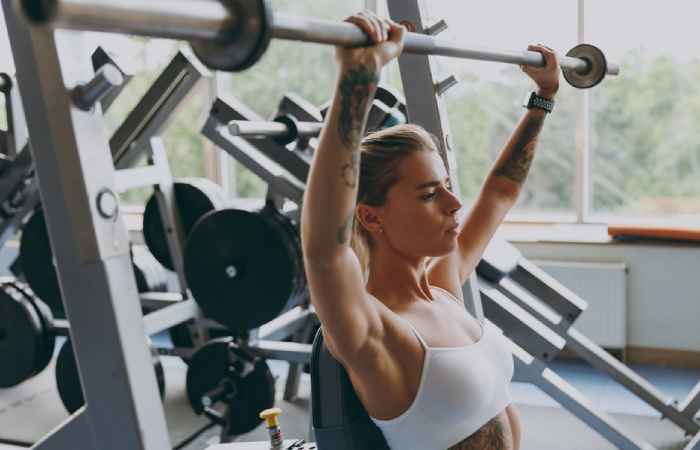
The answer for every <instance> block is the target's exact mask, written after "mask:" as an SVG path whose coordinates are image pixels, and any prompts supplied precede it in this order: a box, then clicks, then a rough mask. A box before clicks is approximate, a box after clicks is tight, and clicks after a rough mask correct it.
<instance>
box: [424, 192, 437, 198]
mask: <svg viewBox="0 0 700 450" xmlns="http://www.w3.org/2000/svg"><path fill="white" fill-rule="evenodd" d="M433 197H435V192H431V193H430V194H428V195H424V196H423V200H430V199H431V198H433Z"/></svg>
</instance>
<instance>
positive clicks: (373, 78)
mask: <svg viewBox="0 0 700 450" xmlns="http://www.w3.org/2000/svg"><path fill="white" fill-rule="evenodd" d="M378 82H379V75H378V74H377V72H376V71H375V70H372V69H370V68H369V67H367V66H364V65H360V66H358V67H356V68H354V69H351V70H349V71H348V72H347V73H346V74H345V75H344V76H343V78H342V79H341V80H340V84H339V92H340V114H339V117H338V136H339V138H340V141H341V142H342V143H343V145H344V146H345V148H346V149H347V150H349V151H350V159H349V161H347V162H346V163H345V164H343V165H342V166H341V167H340V177H341V179H342V180H343V183H344V184H345V186H347V187H348V188H350V189H354V188H355V187H356V186H357V182H358V179H359V176H360V150H359V148H358V146H359V145H360V139H362V135H363V133H364V129H365V121H366V120H367V114H368V112H369V108H368V105H369V104H370V102H371V100H372V98H373V97H374V91H375V89H376V88H377V83H378ZM354 209H355V208H354V207H353V208H352V212H351V213H350V216H349V217H348V219H347V220H346V221H345V223H344V224H342V225H341V226H340V228H338V231H337V233H336V236H337V240H338V243H339V244H341V245H342V244H346V243H347V242H349V240H350V235H351V231H352V223H353V218H354V215H355V214H354Z"/></svg>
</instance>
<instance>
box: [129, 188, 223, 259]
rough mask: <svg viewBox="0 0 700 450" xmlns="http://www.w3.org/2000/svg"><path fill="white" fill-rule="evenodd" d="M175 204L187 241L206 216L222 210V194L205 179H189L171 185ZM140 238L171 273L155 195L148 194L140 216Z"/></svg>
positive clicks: (168, 253) (166, 244) (164, 233)
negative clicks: (141, 234) (141, 231)
mask: <svg viewBox="0 0 700 450" xmlns="http://www.w3.org/2000/svg"><path fill="white" fill-rule="evenodd" d="M174 190H175V201H176V202H177V210H178V212H179V215H180V221H181V224H182V231H183V235H184V237H185V238H186V237H187V236H188V235H189V233H190V232H191V231H192V228H193V227H194V225H195V223H197V221H198V220H199V219H201V218H202V217H203V216H204V215H205V214H206V213H208V212H210V211H214V210H217V209H221V208H222V207H223V206H224V203H225V200H224V199H225V195H224V193H223V191H222V189H221V187H220V186H219V185H217V184H216V183H214V182H213V181H210V180H207V179H205V178H198V179H196V178H188V179H183V180H180V181H177V182H175V183H174ZM142 229H143V238H144V241H145V242H146V245H147V246H148V249H149V250H150V251H151V253H152V254H153V256H154V257H155V258H156V259H157V260H158V262H160V263H161V264H162V265H163V266H164V267H166V268H168V269H170V270H174V268H175V267H174V264H173V261H172V259H171V257H170V251H169V248H168V242H167V239H166V232H165V230H164V227H163V220H162V217H161V214H160V210H159V206H158V201H157V198H156V195H155V194H154V195H151V197H150V198H149V199H148V202H146V209H145V210H144V213H143V228H142Z"/></svg>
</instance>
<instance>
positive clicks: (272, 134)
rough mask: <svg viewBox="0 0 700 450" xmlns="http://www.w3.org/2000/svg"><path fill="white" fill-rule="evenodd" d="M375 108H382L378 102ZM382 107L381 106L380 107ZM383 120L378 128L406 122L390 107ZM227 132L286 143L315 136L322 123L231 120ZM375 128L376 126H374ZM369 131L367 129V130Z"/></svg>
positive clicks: (290, 119) (283, 118) (286, 117)
mask: <svg viewBox="0 0 700 450" xmlns="http://www.w3.org/2000/svg"><path fill="white" fill-rule="evenodd" d="M375 107H377V108H382V107H381V106H380V105H379V104H377V105H375ZM382 109H383V108H382ZM384 112H385V114H386V118H385V120H384V121H383V122H382V123H381V124H380V125H379V127H378V128H387V127H390V126H394V125H398V124H401V123H406V117H405V116H404V115H403V114H402V113H400V112H399V111H396V110H394V109H392V108H391V107H390V108H389V109H387V110H384ZM227 126H228V132H229V134H230V135H231V136H241V137H244V138H249V139H250V138H272V140H273V141H275V142H276V143H278V144H281V145H287V144H289V143H291V142H294V141H295V140H297V139H299V138H307V139H308V138H311V137H317V136H318V135H319V134H320V133H321V129H322V128H323V123H319V122H300V121H298V120H296V119H295V118H294V117H293V116H290V115H284V116H279V117H277V118H275V120H273V121H271V122H267V121H262V122H257V121H256V122H251V121H247V120H232V121H231V122H229V123H228V125H227ZM375 129H376V128H375ZM368 131H369V130H368Z"/></svg>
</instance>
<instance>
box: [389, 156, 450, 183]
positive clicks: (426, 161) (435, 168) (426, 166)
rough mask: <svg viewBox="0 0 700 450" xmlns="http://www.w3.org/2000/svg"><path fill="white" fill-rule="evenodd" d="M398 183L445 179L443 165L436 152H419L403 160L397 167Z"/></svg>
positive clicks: (445, 173)
mask: <svg viewBox="0 0 700 450" xmlns="http://www.w3.org/2000/svg"><path fill="white" fill-rule="evenodd" d="M399 175H400V178H401V181H400V183H402V184H403V183H410V184H417V183H424V182H428V181H442V180H444V179H445V178H446V177H447V171H446V170H445V164H444V162H443V161H442V158H440V155H439V154H438V152H436V151H420V152H415V153H412V154H411V155H409V156H407V157H406V158H404V160H403V161H401V164H400V166H399Z"/></svg>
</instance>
